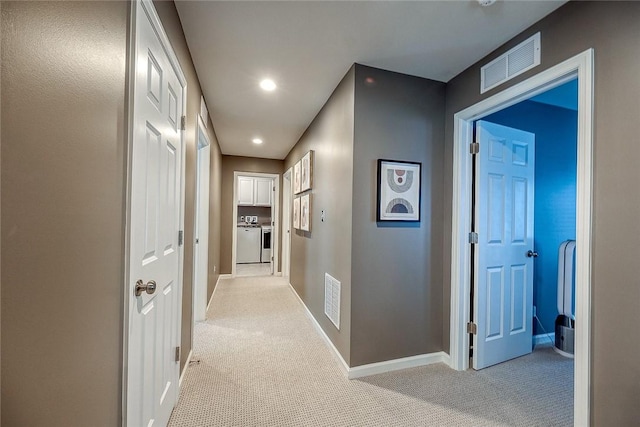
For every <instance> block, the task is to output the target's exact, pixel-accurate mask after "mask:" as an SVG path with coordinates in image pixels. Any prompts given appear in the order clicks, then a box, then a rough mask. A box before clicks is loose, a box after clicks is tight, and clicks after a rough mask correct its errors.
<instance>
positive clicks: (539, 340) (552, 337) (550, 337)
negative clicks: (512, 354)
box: [533, 333, 556, 347]
mask: <svg viewBox="0 0 640 427" xmlns="http://www.w3.org/2000/svg"><path fill="white" fill-rule="evenodd" d="M555 343H556V334H555V333H551V334H539V335H534V336H533V345H534V346H536V347H537V346H539V345H545V344H546V345H551V346H554V345H555Z"/></svg>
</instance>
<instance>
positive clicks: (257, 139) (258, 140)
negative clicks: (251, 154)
mask: <svg viewBox="0 0 640 427" xmlns="http://www.w3.org/2000/svg"><path fill="white" fill-rule="evenodd" d="M251 142H253V143H254V144H262V140H261V139H260V138H253V139H252V140H251Z"/></svg>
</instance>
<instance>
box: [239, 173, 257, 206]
mask: <svg viewBox="0 0 640 427" xmlns="http://www.w3.org/2000/svg"><path fill="white" fill-rule="evenodd" d="M254 185H255V183H254V179H253V178H251V177H248V176H239V177H238V205H240V206H253V203H254V190H253V187H254Z"/></svg>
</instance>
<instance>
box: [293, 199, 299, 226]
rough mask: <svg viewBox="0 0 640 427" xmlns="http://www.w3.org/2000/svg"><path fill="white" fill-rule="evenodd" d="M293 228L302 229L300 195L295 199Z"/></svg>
mask: <svg viewBox="0 0 640 427" xmlns="http://www.w3.org/2000/svg"><path fill="white" fill-rule="evenodd" d="M293 228H294V229H296V230H299V229H300V197H296V198H294V199H293Z"/></svg>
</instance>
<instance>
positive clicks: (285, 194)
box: [281, 168, 293, 277]
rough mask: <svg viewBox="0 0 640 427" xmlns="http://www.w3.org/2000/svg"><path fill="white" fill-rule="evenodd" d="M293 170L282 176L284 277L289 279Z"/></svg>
mask: <svg viewBox="0 0 640 427" xmlns="http://www.w3.org/2000/svg"><path fill="white" fill-rule="evenodd" d="M291 174H292V168H289V169H288V170H287V171H286V172H285V173H284V175H282V268H281V270H282V275H283V276H284V277H289V274H290V272H291V206H292V203H293V199H292V197H291V196H292V194H293V191H292V186H291V185H292V184H291Z"/></svg>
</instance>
